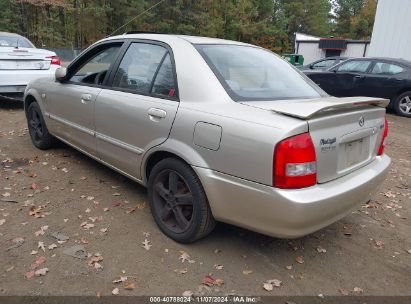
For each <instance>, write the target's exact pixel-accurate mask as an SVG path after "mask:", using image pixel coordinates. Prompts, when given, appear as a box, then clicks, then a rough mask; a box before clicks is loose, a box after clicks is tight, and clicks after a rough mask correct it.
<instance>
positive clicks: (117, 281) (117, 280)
mask: <svg viewBox="0 0 411 304" xmlns="http://www.w3.org/2000/svg"><path fill="white" fill-rule="evenodd" d="M127 279H128V278H127V277H120V278H119V279H116V280H113V283H114V284H117V283H122V282H125V281H127Z"/></svg>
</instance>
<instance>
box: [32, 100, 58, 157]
mask: <svg viewBox="0 0 411 304" xmlns="http://www.w3.org/2000/svg"><path fill="white" fill-rule="evenodd" d="M27 122H28V128H29V134H30V138H31V141H32V142H33V145H34V146H35V147H36V148H38V149H40V150H47V149H50V148H51V147H53V145H54V144H55V141H56V139H55V138H54V137H53V136H52V135H51V134H50V133H49V130H48V129H47V126H46V122H45V121H44V118H43V114H42V113H41V109H40V106H39V104H38V103H37V102H32V103H31V104H30V105H29V107H28V109H27Z"/></svg>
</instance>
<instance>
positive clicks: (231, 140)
mask: <svg viewBox="0 0 411 304" xmlns="http://www.w3.org/2000/svg"><path fill="white" fill-rule="evenodd" d="M387 104H388V100H385V99H380V98H368V97H350V98H335V97H330V96H328V95H327V94H326V93H325V92H324V91H322V90H321V89H320V88H319V87H318V86H316V85H315V84H314V83H313V82H312V81H311V80H309V79H308V78H307V77H306V76H304V75H303V74H302V73H300V72H298V71H297V70H296V69H294V68H293V67H292V66H291V65H290V64H289V63H287V62H286V61H284V60H283V59H281V58H280V57H278V56H277V55H275V54H273V53H272V52H270V51H268V50H265V49H263V48H260V47H257V46H253V45H249V44H244V43H240V42H234V41H226V40H220V39H212V38H203V37H190V36H178V35H162V34H124V35H121V36H116V37H111V38H107V39H104V40H101V41H99V42H97V43H95V44H93V45H92V46H90V47H89V48H88V49H87V50H85V51H84V52H83V53H82V54H81V55H80V56H79V57H78V58H77V59H76V60H74V61H73V62H72V63H71V64H70V65H69V66H68V68H67V69H65V68H60V69H58V70H57V71H56V75H55V78H43V79H39V80H35V81H33V82H31V83H30V84H29V86H28V88H27V90H26V93H25V102H24V105H25V113H26V116H27V120H28V126H29V131H30V136H31V139H32V141H33V143H34V145H35V146H36V147H38V148H39V149H48V148H51V147H52V146H53V143H54V142H55V140H56V139H59V140H61V141H63V142H65V143H67V144H69V145H71V146H73V147H74V148H76V149H78V150H80V151H81V152H83V153H84V154H86V155H88V156H90V157H92V158H94V159H96V160H98V161H100V162H102V163H103V164H105V165H107V166H109V167H110V168H112V169H114V170H116V171H118V172H120V173H122V174H124V175H125V176H127V177H129V178H131V179H133V180H135V181H136V182H138V183H140V184H142V185H144V186H146V187H147V188H148V199H149V203H150V207H151V211H152V214H153V217H154V219H155V221H156V223H157V224H158V226H159V227H160V229H161V230H162V231H163V232H164V233H165V234H166V235H167V236H169V237H170V238H172V239H174V240H176V241H178V242H183V243H188V242H193V241H195V240H197V239H199V238H202V237H204V236H206V235H207V234H209V233H210V232H211V230H212V229H213V227H214V225H215V221H221V222H226V223H230V224H234V225H237V226H241V227H245V228H247V229H250V230H253V231H257V232H260V233H263V234H266V235H270V236H275V237H281V238H295V237H299V236H303V235H306V234H309V233H312V232H314V231H316V230H318V229H321V228H323V227H325V226H327V225H329V224H331V223H333V222H335V221H337V220H339V219H341V218H342V217H344V216H345V215H347V214H348V213H350V212H351V211H352V210H353V209H355V208H357V207H358V205H359V204H361V203H364V202H367V201H368V200H369V199H370V197H371V195H372V193H373V192H374V191H376V190H377V187H378V185H379V184H380V183H381V182H382V181H383V180H384V178H385V175H386V173H387V171H388V167H389V164H390V158H389V157H388V156H387V155H385V154H384V141H385V138H386V137H387V133H388V124H387V121H386V120H385V107H386V106H387Z"/></svg>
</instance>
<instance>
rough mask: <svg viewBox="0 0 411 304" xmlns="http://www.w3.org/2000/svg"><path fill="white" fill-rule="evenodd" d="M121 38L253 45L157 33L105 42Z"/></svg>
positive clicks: (125, 35) (139, 34) (132, 35)
mask: <svg viewBox="0 0 411 304" xmlns="http://www.w3.org/2000/svg"><path fill="white" fill-rule="evenodd" d="M119 38H123V39H124V38H128V39H149V40H157V41H163V42H167V41H170V40H180V41H182V40H184V41H187V42H189V43H191V44H232V45H248V46H251V44H247V43H243V42H239V41H233V40H225V39H220V38H210V37H201V36H189V35H172V34H156V33H138V34H127V33H125V34H123V35H118V36H113V37H108V38H106V39H105V40H111V39H119Z"/></svg>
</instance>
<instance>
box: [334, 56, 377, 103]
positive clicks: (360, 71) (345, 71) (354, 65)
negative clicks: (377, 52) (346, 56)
mask: <svg viewBox="0 0 411 304" xmlns="http://www.w3.org/2000/svg"><path fill="white" fill-rule="evenodd" d="M371 64H372V60H363V59H357V60H348V61H345V62H343V63H342V64H340V65H338V66H336V67H335V68H333V69H332V71H333V72H334V73H335V81H334V82H333V83H330V86H332V87H333V90H334V91H335V94H331V95H334V96H338V97H349V96H364V93H365V92H366V90H364V80H365V78H366V76H367V72H368V71H369V69H370V67H371Z"/></svg>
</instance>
